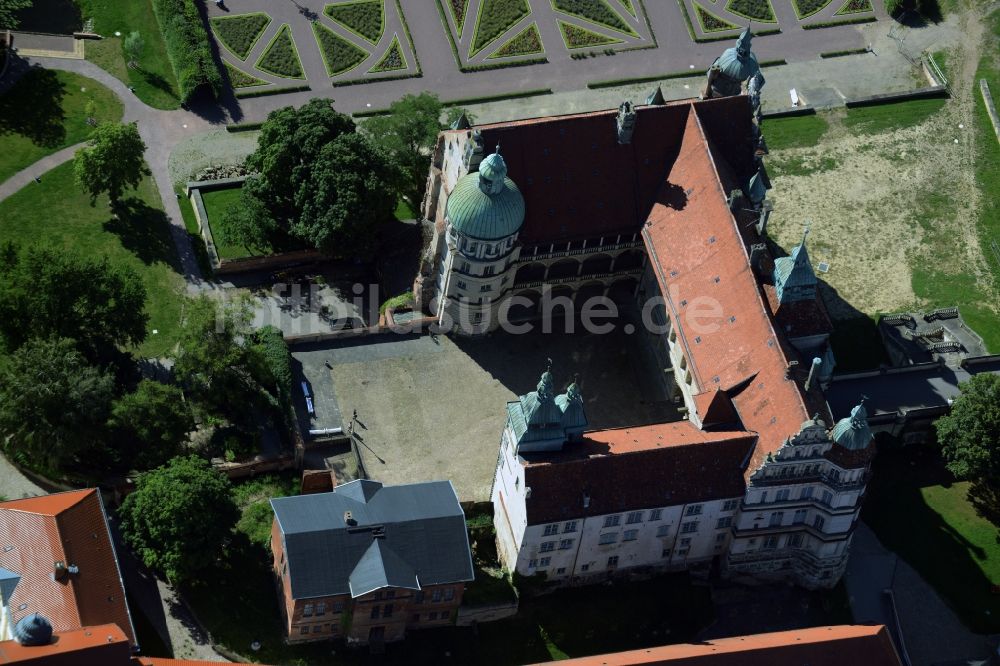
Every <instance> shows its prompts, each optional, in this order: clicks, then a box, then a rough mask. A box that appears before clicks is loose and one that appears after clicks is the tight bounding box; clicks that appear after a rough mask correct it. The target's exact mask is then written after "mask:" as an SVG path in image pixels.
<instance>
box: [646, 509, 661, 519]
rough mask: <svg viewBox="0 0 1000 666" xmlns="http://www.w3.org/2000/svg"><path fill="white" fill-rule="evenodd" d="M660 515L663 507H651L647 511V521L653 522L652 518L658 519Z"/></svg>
mask: <svg viewBox="0 0 1000 666" xmlns="http://www.w3.org/2000/svg"><path fill="white" fill-rule="evenodd" d="M662 515H663V509H653V510H652V511H650V512H649V521H650V522H653V521H654V520H659V519H660V517H661V516H662Z"/></svg>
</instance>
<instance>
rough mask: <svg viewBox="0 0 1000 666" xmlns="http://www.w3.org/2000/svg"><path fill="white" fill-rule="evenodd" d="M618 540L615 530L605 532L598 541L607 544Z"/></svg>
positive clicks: (603, 544)
mask: <svg viewBox="0 0 1000 666" xmlns="http://www.w3.org/2000/svg"><path fill="white" fill-rule="evenodd" d="M617 540H618V535H617V534H615V533H614V532H605V533H604V534H602V535H601V538H600V539H599V540H598V542H597V543H599V544H601V545H602V546H605V545H607V544H609V543H614V542H615V541H617Z"/></svg>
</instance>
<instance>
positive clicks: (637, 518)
mask: <svg viewBox="0 0 1000 666" xmlns="http://www.w3.org/2000/svg"><path fill="white" fill-rule="evenodd" d="M642 513H643V512H642V511H630V512H629V514H628V517H627V518H626V519H625V522H626V523H627V524H629V525H635V524H636V523H641V522H642Z"/></svg>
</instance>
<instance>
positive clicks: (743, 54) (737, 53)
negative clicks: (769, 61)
mask: <svg viewBox="0 0 1000 666" xmlns="http://www.w3.org/2000/svg"><path fill="white" fill-rule="evenodd" d="M752 37H753V34H752V33H751V32H750V28H747V29H746V30H744V31H743V33H742V34H741V35H740V37H739V39H737V40H736V46H734V47H733V48H729V49H726V50H725V51H724V52H723V54H722V55H721V56H719V59H718V60H716V61H715V65H714V67H717V68H718V69H719V71H721V72H722V73H723V74H725V75H726V76H728V77H729V78H731V79H734V80H736V81H746V80H747V79H749V78H750V77H751V76H753V75H754V74H756V73H757V72H759V71H760V65H758V64H757V56H755V55H754V54H753V51H751V50H750V40H751V38H752Z"/></svg>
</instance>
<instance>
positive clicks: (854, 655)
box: [551, 625, 902, 666]
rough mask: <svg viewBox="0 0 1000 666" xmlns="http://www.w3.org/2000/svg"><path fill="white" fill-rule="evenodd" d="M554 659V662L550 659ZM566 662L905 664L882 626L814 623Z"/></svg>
mask: <svg viewBox="0 0 1000 666" xmlns="http://www.w3.org/2000/svg"><path fill="white" fill-rule="evenodd" d="M551 663H555V662H551ZM559 664H560V665H561V666H657V665H660V664H662V665H664V666H803V665H805V664H808V666H843V665H844V664H859V665H861V664H863V665H864V666H901V665H902V662H901V661H900V659H899V655H898V654H897V653H896V648H895V647H894V646H893V644H892V639H891V638H890V636H889V631H888V630H887V629H886V628H885V626H883V625H841V626H836V627H813V628H810V629H796V630H794V631H781V632H775V633H770V634H757V635H754V636H736V637H733V638H719V639H715V640H708V641H703V642H701V643H697V644H693V643H692V644H683V645H665V646H663V647H655V648H649V649H647V650H631V651H629V652H618V653H615V654H604V655H598V656H594V657H581V658H579V659H567V660H565V661H560V662H559Z"/></svg>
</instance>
